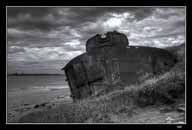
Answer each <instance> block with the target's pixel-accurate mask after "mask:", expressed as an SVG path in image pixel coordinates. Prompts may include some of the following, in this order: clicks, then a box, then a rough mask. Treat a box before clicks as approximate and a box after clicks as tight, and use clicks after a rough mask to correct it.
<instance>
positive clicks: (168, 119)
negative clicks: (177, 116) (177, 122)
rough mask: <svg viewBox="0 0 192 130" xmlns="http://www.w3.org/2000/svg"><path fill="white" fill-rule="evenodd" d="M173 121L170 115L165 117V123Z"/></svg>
mask: <svg viewBox="0 0 192 130" xmlns="http://www.w3.org/2000/svg"><path fill="white" fill-rule="evenodd" d="M173 121H174V119H173V118H172V117H170V116H169V117H167V118H166V119H165V123H173Z"/></svg>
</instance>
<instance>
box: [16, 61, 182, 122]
mask: <svg viewBox="0 0 192 130" xmlns="http://www.w3.org/2000/svg"><path fill="white" fill-rule="evenodd" d="M184 66H185V63H184V60H183V59H182V58H181V59H180V60H179V62H178V63H177V64H176V65H175V66H174V67H173V68H172V69H171V70H170V71H169V72H166V73H164V74H161V75H158V76H151V75H149V76H145V78H144V79H142V80H141V82H138V83H136V84H134V85H130V86H126V87H120V86H119V87H118V86H114V88H115V89H114V90H113V91H111V92H108V93H107V94H105V93H104V94H103V95H100V96H98V97H92V98H90V99H86V100H82V101H79V102H75V103H68V104H63V105H60V106H59V107H57V108H54V109H51V110H44V111H39V112H34V113H30V114H27V115H25V116H23V117H22V118H20V119H19V121H18V122H25V123H27V122H30V123H32V122H38V123H39V122H46V123H48V122H52V123H54V122H57V123H59V122H64V123H87V122H88V123H113V122H121V121H120V120H119V118H117V117H121V115H126V116H124V118H127V119H128V118H131V117H133V116H134V115H136V114H137V112H136V111H137V110H142V109H145V108H148V107H161V106H172V108H174V107H175V106H177V105H178V103H184V99H185V95H184V94H185V67H184ZM111 87H113V86H111Z"/></svg>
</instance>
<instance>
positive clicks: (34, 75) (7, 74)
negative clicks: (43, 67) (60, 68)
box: [7, 74, 65, 76]
mask: <svg viewBox="0 0 192 130" xmlns="http://www.w3.org/2000/svg"><path fill="white" fill-rule="evenodd" d="M7 76H65V75H64V74H7Z"/></svg>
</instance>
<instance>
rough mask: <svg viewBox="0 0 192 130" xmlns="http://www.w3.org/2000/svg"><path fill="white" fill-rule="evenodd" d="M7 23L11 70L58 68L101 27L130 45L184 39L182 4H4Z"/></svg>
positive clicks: (81, 49)
mask: <svg viewBox="0 0 192 130" xmlns="http://www.w3.org/2000/svg"><path fill="white" fill-rule="evenodd" d="M7 23H8V28H7V31H8V33H7V34H8V35H7V39H8V46H7V47H8V62H9V70H11V72H12V71H13V70H15V71H16V70H22V71H24V72H30V71H31V70H35V71H36V72H40V73H41V72H48V71H49V70H50V71H51V72H54V70H55V72H60V68H62V67H63V66H64V65H65V64H66V63H67V62H68V61H69V60H70V59H72V58H74V57H75V56H77V55H79V54H81V53H83V52H85V44H86V41H87V39H88V38H90V37H92V36H94V35H96V34H97V33H102V32H106V31H113V30H117V31H120V32H122V33H124V34H125V35H127V36H128V39H129V41H130V44H131V45H145V46H156V47H166V46H171V45H178V44H180V43H183V42H184V40H185V37H184V32H185V10H184V8H172V7H168V8H158V7H154V8H151V7H103V8H101V7H82V8H80V7H8V8H7ZM29 68H30V70H29ZM38 70H39V71H38ZM58 70H59V71H58Z"/></svg>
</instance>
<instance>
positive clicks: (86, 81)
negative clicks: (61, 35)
mask: <svg viewBox="0 0 192 130" xmlns="http://www.w3.org/2000/svg"><path fill="white" fill-rule="evenodd" d="M112 34H113V33H112ZM112 34H111V33H109V34H108V37H110V38H111V36H112V37H115V38H111V39H112V41H113V42H112V41H111V40H110V38H109V39H105V41H103V42H102V43H99V44H98V41H97V37H98V36H97V35H96V36H95V37H93V38H92V39H89V40H88V41H87V46H86V47H87V52H86V53H83V54H82V55H80V56H77V57H76V58H74V59H72V60H71V61H70V62H69V63H68V64H67V65H66V66H65V67H64V68H63V69H64V71H65V74H66V76H67V80H68V83H69V86H70V89H71V94H72V97H73V99H74V100H76V99H84V98H87V97H89V96H91V95H94V94H95V93H97V92H98V91H99V90H100V89H102V84H109V86H110V85H111V84H116V83H118V82H124V83H126V84H131V83H135V82H136V81H137V80H138V77H139V76H141V75H143V74H145V73H153V74H158V73H161V72H165V71H168V70H169V69H170V68H171V67H173V66H174V64H175V57H174V56H173V55H172V54H171V53H169V52H168V51H166V50H163V49H159V48H152V47H141V46H128V47H127V45H128V40H127V41H126V39H125V37H124V35H121V34H116V33H115V34H113V35H112ZM114 39H117V40H116V42H114V41H115V40H114ZM118 39H119V41H118ZM120 41H122V42H123V43H122V44H121V43H119V42H120ZM97 84H98V85H97Z"/></svg>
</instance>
